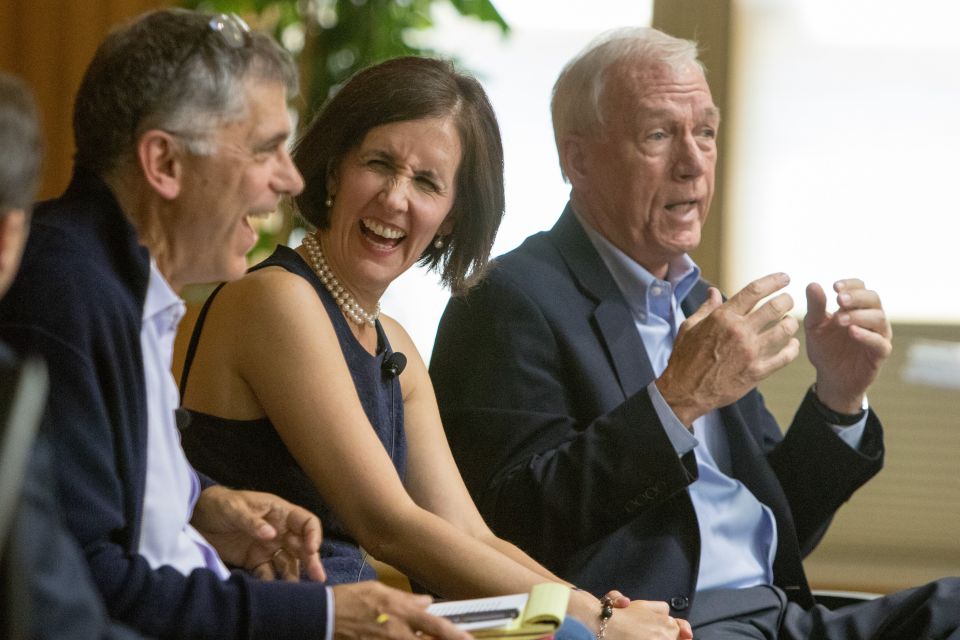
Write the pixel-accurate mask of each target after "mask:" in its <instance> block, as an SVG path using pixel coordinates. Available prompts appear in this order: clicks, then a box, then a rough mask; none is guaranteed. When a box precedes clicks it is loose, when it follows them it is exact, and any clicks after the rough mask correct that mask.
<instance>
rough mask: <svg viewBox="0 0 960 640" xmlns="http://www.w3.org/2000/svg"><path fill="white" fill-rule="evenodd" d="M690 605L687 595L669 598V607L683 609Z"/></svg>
mask: <svg viewBox="0 0 960 640" xmlns="http://www.w3.org/2000/svg"><path fill="white" fill-rule="evenodd" d="M689 606H690V599H689V598H688V597H687V596H673V597H672V598H670V607H671V608H672V609H676V610H677V611H683V610H684V609H686V608H687V607H689Z"/></svg>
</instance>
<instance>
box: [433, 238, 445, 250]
mask: <svg viewBox="0 0 960 640" xmlns="http://www.w3.org/2000/svg"><path fill="white" fill-rule="evenodd" d="M433 248H434V249H443V236H437V239H436V240H434V241H433Z"/></svg>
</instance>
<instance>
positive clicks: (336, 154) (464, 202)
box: [293, 57, 504, 293]
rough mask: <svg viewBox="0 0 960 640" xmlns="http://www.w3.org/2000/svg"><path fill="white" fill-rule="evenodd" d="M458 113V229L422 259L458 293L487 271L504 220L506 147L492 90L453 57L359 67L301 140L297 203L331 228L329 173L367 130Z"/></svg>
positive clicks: (318, 222)
mask: <svg viewBox="0 0 960 640" xmlns="http://www.w3.org/2000/svg"><path fill="white" fill-rule="evenodd" d="M438 117H439V118H442V117H451V118H453V120H454V122H455V124H456V128H457V132H458V133H459V135H460V146H461V149H462V150H463V152H462V153H463V157H462V159H461V161H460V167H459V169H458V170H457V178H456V196H455V198H454V202H453V207H452V208H451V209H450V215H451V216H452V220H453V231H452V232H451V234H450V235H449V236H448V237H447V238H445V239H444V240H445V242H444V245H443V248H441V249H437V248H435V247H434V246H433V243H431V244H430V245H429V246H428V247H427V249H426V251H424V252H423V255H422V256H421V257H420V264H423V265H426V266H427V267H428V268H430V269H434V270H436V271H438V272H439V273H440V278H441V281H442V282H443V284H445V285H446V286H448V287H450V289H451V290H452V291H453V292H454V293H461V292H463V291H465V290H466V289H467V288H468V287H469V286H470V285H471V284H472V283H473V282H475V281H476V280H477V278H478V277H479V276H480V275H481V274H482V272H483V270H484V268H485V267H486V264H487V260H488V259H489V257H490V250H491V248H492V247H493V240H494V238H495V237H496V234H497V228H498V227H499V226H500V221H501V220H502V218H503V209H504V195H503V145H502V144H501V142H500V128H499V126H498V125H497V119H496V117H495V116H494V114H493V108H492V107H491V106H490V102H489V100H488V99H487V95H486V93H485V92H484V91H483V88H482V87H481V86H480V83H479V82H477V81H476V80H475V79H474V78H472V77H470V76H467V75H464V74H462V73H458V72H457V71H456V70H455V69H454V67H453V65H452V64H451V63H450V62H447V61H445V60H434V59H430V58H417V57H404V58H395V59H393V60H387V61H386V62H382V63H380V64H377V65H374V66H372V67H369V68H367V69H364V70H363V71H360V72H358V73H357V74H356V75H354V76H353V77H352V78H350V80H348V81H347V83H346V84H344V85H343V87H342V88H341V89H340V90H339V91H338V92H337V93H336V95H334V96H333V97H332V98H331V99H330V100H328V101H327V103H326V104H325V105H324V106H323V108H322V109H321V110H320V113H319V114H318V115H317V117H316V119H315V120H314V121H313V122H312V123H311V124H310V127H309V128H308V129H307V131H306V133H305V134H304V135H303V137H302V138H301V139H300V141H299V142H298V143H297V146H296V149H295V150H294V154H293V159H294V162H295V163H296V165H297V168H298V169H300V172H301V173H302V174H303V178H304V182H305V183H306V187H305V188H304V190H303V193H301V194H300V195H299V196H297V198H296V199H295V200H296V204H297V208H298V210H299V213H300V215H302V216H303V217H304V219H306V220H307V222H310V223H311V224H313V225H315V226H316V227H317V228H319V229H326V228H329V226H330V213H329V211H328V209H327V206H326V205H325V204H324V203H325V202H326V200H327V183H328V180H327V179H328V178H329V177H331V176H336V175H337V173H338V172H339V169H340V164H341V163H342V162H343V160H344V158H345V157H346V155H347V154H348V153H349V152H350V151H352V150H353V149H355V148H357V147H359V146H360V145H361V144H362V143H363V139H364V137H365V136H366V135H367V132H368V131H370V130H371V129H373V128H375V127H379V126H381V125H385V124H389V123H391V122H403V121H408V120H420V119H423V118H438Z"/></svg>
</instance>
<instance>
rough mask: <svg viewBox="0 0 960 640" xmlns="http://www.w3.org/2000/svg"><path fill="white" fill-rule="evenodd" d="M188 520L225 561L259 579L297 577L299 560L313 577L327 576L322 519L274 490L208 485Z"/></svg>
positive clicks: (298, 574)
mask: <svg viewBox="0 0 960 640" xmlns="http://www.w3.org/2000/svg"><path fill="white" fill-rule="evenodd" d="M190 523H191V524H192V525H193V526H194V528H196V530H197V531H199V532H200V533H201V534H203V537H204V538H206V539H207V541H209V542H210V544H212V545H213V547H214V548H215V549H216V550H217V553H218V554H220V557H221V558H222V559H223V561H224V562H226V563H227V564H231V565H233V566H236V567H243V568H245V569H248V570H250V571H252V572H253V573H255V574H256V575H257V576H258V577H260V578H262V579H273V578H283V579H284V580H293V581H296V580H299V579H300V567H301V565H302V566H303V567H304V569H305V570H306V573H307V575H308V576H309V577H310V578H311V579H313V580H317V581H323V580H326V575H325V574H324V571H323V565H322V564H320V539H321V537H322V534H321V529H320V520H318V519H317V517H316V516H315V515H313V514H312V513H310V512H309V511H307V510H306V509H304V508H302V507H298V506H296V505H293V504H291V503H289V502H287V501H286V500H283V499H282V498H278V497H277V496H275V495H272V494H269V493H261V492H259V491H236V490H233V489H227V488H226V487H221V486H213V487H208V488H207V489H205V490H204V491H203V492H202V493H201V494H200V498H199V499H198V500H197V505H196V507H195V508H194V510H193V517H192V518H191V520H190Z"/></svg>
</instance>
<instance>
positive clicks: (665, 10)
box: [653, 0, 733, 286]
mask: <svg viewBox="0 0 960 640" xmlns="http://www.w3.org/2000/svg"><path fill="white" fill-rule="evenodd" d="M732 10H733V9H732V6H731V0H656V1H655V2H654V3H653V26H654V27H656V28H657V29H660V30H661V31H664V32H666V33H669V34H670V35H672V36H676V37H678V38H686V39H688V40H694V41H696V42H697V43H699V45H700V60H701V61H702V62H703V64H704V65H705V66H706V67H707V81H708V82H709V83H710V93H711V94H712V95H713V102H714V104H716V105H717V107H719V108H720V113H721V114H723V118H724V119H726V118H727V117H728V115H729V113H730V109H731V105H730V103H729V100H727V96H728V95H729V94H730V92H729V91H728V86H729V84H730V68H729V64H728V62H729V59H730V49H731V46H732V41H733V34H732V32H731V25H732V19H731V12H732ZM724 137H725V128H724V127H723V126H722V125H721V127H720V137H719V140H720V144H719V153H720V156H719V161H718V163H717V175H716V183H715V190H714V194H713V204H712V205H711V207H710V218H709V219H708V221H707V224H706V225H705V226H704V228H703V232H702V237H701V241H700V246H699V247H698V248H697V250H696V251H694V252H693V253H692V255H693V259H694V260H695V261H696V262H697V264H698V265H700V268H701V269H703V277H704V278H706V279H707V280H709V281H711V282H713V283H716V284H717V285H719V286H723V284H724V280H723V278H724V271H723V243H722V231H723V228H724V189H723V183H724V166H725V162H724V149H725V146H724V144H723V139H724Z"/></svg>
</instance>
